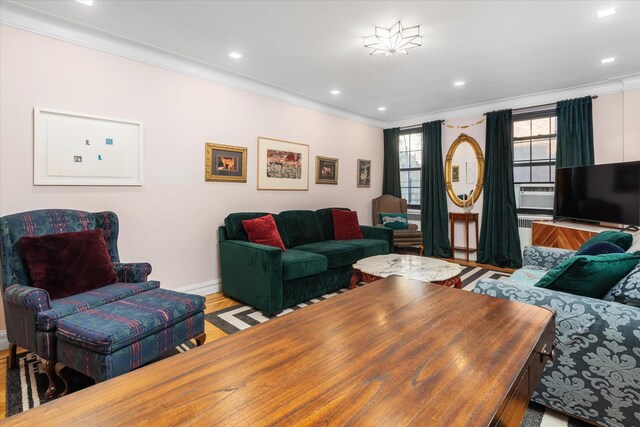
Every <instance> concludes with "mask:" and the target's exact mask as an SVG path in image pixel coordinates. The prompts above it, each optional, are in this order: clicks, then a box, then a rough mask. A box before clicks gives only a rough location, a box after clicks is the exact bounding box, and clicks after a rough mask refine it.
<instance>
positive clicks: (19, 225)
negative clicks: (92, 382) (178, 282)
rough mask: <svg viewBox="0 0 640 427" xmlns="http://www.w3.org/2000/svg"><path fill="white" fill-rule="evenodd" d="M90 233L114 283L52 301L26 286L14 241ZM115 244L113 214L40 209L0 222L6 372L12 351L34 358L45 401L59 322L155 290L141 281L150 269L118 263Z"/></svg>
mask: <svg viewBox="0 0 640 427" xmlns="http://www.w3.org/2000/svg"><path fill="white" fill-rule="evenodd" d="M94 229H102V231H103V235H104V239H105V241H106V243H107V248H108V251H109V255H110V257H111V261H112V263H113V268H114V270H115V272H116V275H117V277H118V283H114V284H112V285H108V286H102V287H98V286H96V289H93V290H91V291H87V292H83V293H81V294H77V295H72V296H70V297H66V298H60V299H56V300H51V298H50V297H49V293H48V292H47V291H45V290H44V289H39V288H35V287H32V286H30V285H31V281H30V278H29V274H28V273H27V271H26V269H25V266H24V265H23V263H22V259H21V256H20V254H19V253H18V250H17V246H16V243H17V241H18V239H20V237H22V236H42V235H47V234H57V233H66V232H74V231H86V230H94ZM117 242H118V217H117V216H116V214H115V213H113V212H96V213H90V212H83V211H76V210H67V209H44V210H36V211H29V212H22V213H17V214H13V215H7V216H4V217H0V261H1V264H2V276H1V277H2V291H3V302H4V315H5V320H6V324H7V339H8V341H9V349H10V355H9V358H8V360H7V362H8V366H7V368H8V369H13V368H15V361H16V347H17V346H20V347H22V348H25V349H27V350H29V351H31V352H33V353H35V354H36V355H37V356H38V357H39V358H40V361H41V363H42V366H43V368H44V371H45V372H46V374H47V376H48V378H49V387H48V389H47V392H46V395H45V396H46V397H47V398H52V397H54V396H56V395H57V387H56V381H55V364H56V336H55V332H56V323H57V321H58V320H59V319H62V318H64V317H66V316H70V315H72V314H75V313H79V312H82V311H86V310H90V309H92V308H95V307H98V306H101V305H104V304H107V303H110V302H113V301H117V300H120V299H123V298H127V297H129V296H132V295H136V294H139V293H141V292H144V291H147V290H150V289H155V288H158V287H159V286H160V283H159V282H157V281H147V276H148V275H149V274H150V273H151V265H149V264H147V263H130V264H125V263H121V262H120V258H119V256H118V246H117Z"/></svg>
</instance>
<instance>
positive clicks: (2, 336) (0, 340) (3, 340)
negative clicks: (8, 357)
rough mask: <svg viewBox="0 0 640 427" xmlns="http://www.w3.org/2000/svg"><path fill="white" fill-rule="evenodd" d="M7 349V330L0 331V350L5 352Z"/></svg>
mask: <svg viewBox="0 0 640 427" xmlns="http://www.w3.org/2000/svg"><path fill="white" fill-rule="evenodd" d="M8 348H9V341H7V330H6V329H3V330H1V331H0V350H6V349H8Z"/></svg>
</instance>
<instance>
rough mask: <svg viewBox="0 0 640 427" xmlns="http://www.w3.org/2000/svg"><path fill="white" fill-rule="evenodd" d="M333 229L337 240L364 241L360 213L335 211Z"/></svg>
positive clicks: (333, 212)
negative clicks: (359, 219)
mask: <svg viewBox="0 0 640 427" xmlns="http://www.w3.org/2000/svg"><path fill="white" fill-rule="evenodd" d="M331 213H332V214H333V228H334V230H335V239H336V240H351V239H364V236H363V235H362V231H360V223H359V222H358V212H356V211H344V210H342V209H333V210H332V211H331Z"/></svg>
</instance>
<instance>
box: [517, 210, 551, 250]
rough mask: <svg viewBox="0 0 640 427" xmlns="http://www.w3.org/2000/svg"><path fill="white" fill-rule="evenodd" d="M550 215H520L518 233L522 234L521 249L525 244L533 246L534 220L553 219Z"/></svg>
mask: <svg viewBox="0 0 640 427" xmlns="http://www.w3.org/2000/svg"><path fill="white" fill-rule="evenodd" d="M551 219H553V217H552V216H549V215H518V235H519V236H520V250H524V247H525V246H531V242H532V235H531V224H532V223H533V221H544V220H551Z"/></svg>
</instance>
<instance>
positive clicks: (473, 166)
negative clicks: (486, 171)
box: [467, 162, 478, 184]
mask: <svg viewBox="0 0 640 427" xmlns="http://www.w3.org/2000/svg"><path fill="white" fill-rule="evenodd" d="M477 170H478V164H477V163H476V162H467V184H475V183H476V178H477V175H478V172H477Z"/></svg>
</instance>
